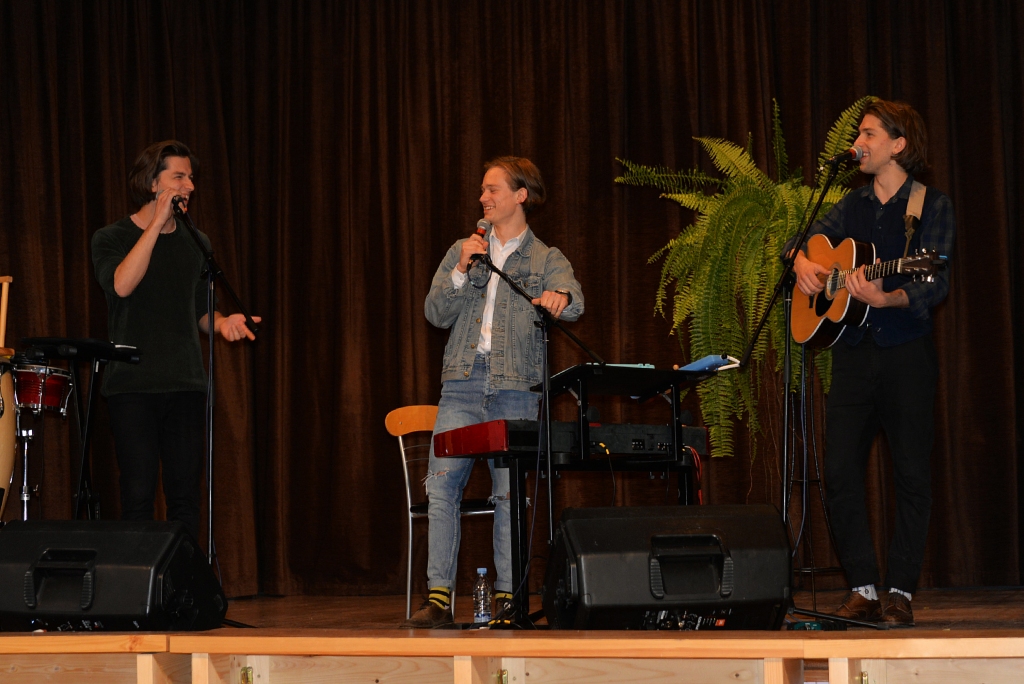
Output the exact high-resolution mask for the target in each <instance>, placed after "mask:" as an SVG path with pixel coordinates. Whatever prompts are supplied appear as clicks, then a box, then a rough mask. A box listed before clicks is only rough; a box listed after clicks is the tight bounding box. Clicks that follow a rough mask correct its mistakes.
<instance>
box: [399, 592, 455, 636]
mask: <svg viewBox="0 0 1024 684" xmlns="http://www.w3.org/2000/svg"><path fill="white" fill-rule="evenodd" d="M454 624H455V618H454V617H452V609H451V607H450V606H449V607H448V608H441V607H440V606H438V605H437V604H436V603H434V602H433V601H431V600H430V599H427V600H426V601H424V602H423V605H422V606H420V608H419V610H417V611H416V612H415V613H413V614H412V617H411V618H409V619H408V620H406V621H405V622H403V623H402V624H401V625H399V628H400V629H438V628H440V627H451V626H453V625H454Z"/></svg>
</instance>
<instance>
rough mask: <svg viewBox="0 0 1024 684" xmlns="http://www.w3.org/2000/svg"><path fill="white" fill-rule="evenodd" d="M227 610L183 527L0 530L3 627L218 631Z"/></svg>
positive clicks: (65, 525)
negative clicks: (214, 629) (216, 629)
mask: <svg viewBox="0 0 1024 684" xmlns="http://www.w3.org/2000/svg"><path fill="white" fill-rule="evenodd" d="M227 607H228V603H227V599H226V598H225V597H224V591H223V590H222V589H221V586H220V583H219V582H218V581H217V578H216V577H215V576H214V574H213V571H212V570H211V569H210V565H209V563H207V561H206V558H205V556H204V555H203V554H202V553H201V552H200V551H199V549H198V548H197V547H196V544H195V541H194V540H193V539H192V537H191V535H189V534H188V532H186V531H185V527H184V525H182V524H181V523H178V522H129V521H105V520H97V521H72V520H41V521H27V522H22V521H13V522H11V523H9V524H8V525H7V526H6V527H4V528H3V529H2V530H0V630H3V631H34V630H44V631H118V632H125V631H135V630H145V631H162V630H175V631H178V630H196V629H213V628H215V627H220V625H221V622H222V621H223V619H224V614H225V613H226V612H227Z"/></svg>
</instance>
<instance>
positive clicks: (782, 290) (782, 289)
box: [740, 163, 839, 525]
mask: <svg viewBox="0 0 1024 684" xmlns="http://www.w3.org/2000/svg"><path fill="white" fill-rule="evenodd" d="M838 172H839V164H838V163H835V164H830V169H829V172H828V178H827V179H826V180H825V185H824V187H822V189H821V192H820V194H819V195H818V201H817V203H815V205H814V209H813V210H812V211H811V215H810V217H809V218H808V219H807V223H806V225H805V226H804V229H803V231H801V233H800V237H799V239H798V240H797V241H796V242H795V243H794V244H793V249H792V251H791V253H790V254H787V255H786V256H785V257H783V259H782V263H783V264H784V268H783V269H782V274H781V275H780V276H779V280H778V282H776V283H775V290H774V291H773V292H772V298H771V299H770V300H768V306H767V307H766V308H765V310H764V314H763V315H762V316H761V320H760V321H758V324H757V327H756V328H755V329H754V334H753V336H751V338H750V343H749V344H748V345H747V349H746V351H745V352H744V353H743V359H742V360H741V361H740V368H746V366H747V363H749V362H750V356H751V354H753V353H754V345H755V344H757V338H758V337H760V336H761V331H762V330H763V329H764V326H765V325H766V324H767V323H768V317H769V316H770V315H771V312H772V309H773V308H774V306H775V302H776V301H778V298H779V295H780V294H784V296H785V299H784V302H785V303H784V307H783V312H784V313H783V316H784V319H785V325H786V346H785V349H784V350H783V364H782V368H783V371H782V372H783V397H782V407H783V408H782V434H783V436H784V438H783V441H782V456H781V459H782V463H781V469H780V473H781V478H780V479H781V480H782V506H781V508H782V524H783V525H785V524H786V523H787V522H788V519H789V500H790V487H791V483H790V482H789V481H788V479H787V475H786V473H788V472H789V430H790V418H791V417H790V411H789V393H790V389H791V384H792V383H791V382H790V376H791V375H792V373H791V369H792V354H791V352H790V341H791V337H790V334H789V326H790V318H791V316H792V308H793V286H794V285H795V284H796V281H795V279H794V278H793V264H794V263H795V262H796V250H798V249H800V246H801V245H802V244H804V241H805V240H806V239H807V234H808V233H810V231H811V226H812V225H814V220H815V218H816V217H817V216H818V211H819V210H820V209H821V203H822V202H823V201H824V200H825V195H826V194H827V193H828V189H829V188H830V187H832V183H833V182H834V181H835V179H836V174H837V173H838ZM805 475H806V474H805Z"/></svg>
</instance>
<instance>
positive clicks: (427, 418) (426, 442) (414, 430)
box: [384, 406, 494, 620]
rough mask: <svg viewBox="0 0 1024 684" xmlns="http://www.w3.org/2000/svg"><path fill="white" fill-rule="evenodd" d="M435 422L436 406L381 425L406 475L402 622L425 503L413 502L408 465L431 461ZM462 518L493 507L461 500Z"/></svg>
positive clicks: (401, 412)
mask: <svg viewBox="0 0 1024 684" xmlns="http://www.w3.org/2000/svg"><path fill="white" fill-rule="evenodd" d="M436 420H437V407H436V406H403V407H402V408H397V409H395V410H394V411H392V412H391V413H389V414H388V415H387V417H386V418H385V419H384V425H385V426H386V427H387V429H388V432H389V433H391V435H392V436H394V437H397V438H398V449H399V451H400V452H401V455H402V473H403V474H404V475H405V502H406V506H407V508H408V511H409V520H408V529H409V546H408V548H409V554H408V555H409V558H408V562H407V564H406V571H405V619H406V620H408V619H409V617H410V616H411V615H412V521H413V519H414V518H425V517H427V502H426V501H421V497H419V496H417V497H416V499H417V503H413V493H412V481H411V479H410V477H409V464H410V463H414V462H416V461H427V460H429V459H430V437H431V433H432V432H433V431H434V421H436ZM459 512H460V513H461V515H462V517H466V516H470V515H494V504H492V503H490V502H489V501H488V500H487V499H463V500H462V503H461V504H460V506H459ZM454 613H455V587H452V614H454Z"/></svg>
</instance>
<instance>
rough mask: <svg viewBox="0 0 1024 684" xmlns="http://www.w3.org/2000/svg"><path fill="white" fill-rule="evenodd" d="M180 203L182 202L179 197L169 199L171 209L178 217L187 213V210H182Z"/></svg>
mask: <svg viewBox="0 0 1024 684" xmlns="http://www.w3.org/2000/svg"><path fill="white" fill-rule="evenodd" d="M181 202H182V199H181V197H173V198H171V208H172V210H173V211H174V213H175V214H177V215H178V216H184V215H185V212H186V211H188V209H187V208H186V209H182V208H181Z"/></svg>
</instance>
